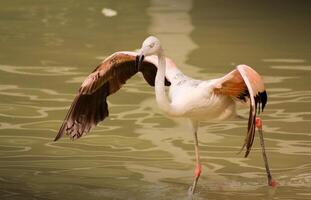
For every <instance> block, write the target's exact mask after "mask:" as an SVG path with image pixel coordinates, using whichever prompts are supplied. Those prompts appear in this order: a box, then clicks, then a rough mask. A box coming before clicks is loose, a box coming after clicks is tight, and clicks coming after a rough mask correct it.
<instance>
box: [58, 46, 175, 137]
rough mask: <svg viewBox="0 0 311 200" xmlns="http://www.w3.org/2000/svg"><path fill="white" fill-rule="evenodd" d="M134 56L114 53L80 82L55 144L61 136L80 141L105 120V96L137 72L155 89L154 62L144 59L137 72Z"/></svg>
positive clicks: (127, 53)
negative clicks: (79, 139)
mask: <svg viewBox="0 0 311 200" xmlns="http://www.w3.org/2000/svg"><path fill="white" fill-rule="evenodd" d="M136 55H137V53H135V52H116V53H114V54H112V55H111V56H109V57H108V58H106V59H105V60H104V61H103V62H102V63H101V64H100V65H98V67H97V68H96V69H95V70H94V71H93V72H92V73H91V74H90V75H89V76H88V77H87V78H86V79H85V80H84V82H83V83H82V85H81V87H80V89H79V92H78V94H77V95H76V97H75V98H74V101H73V102H72V104H71V106H70V108H69V111H68V113H67V115H66V117H65V119H64V121H63V124H62V126H61V127H60V129H59V132H58V134H57V136H56V137H55V139H54V141H56V140H58V139H60V138H61V137H62V136H63V135H64V133H67V135H69V136H70V137H71V139H77V138H80V137H81V136H82V135H83V134H84V133H88V132H89V131H90V129H91V128H93V127H95V126H96V125H97V124H98V123H99V122H100V121H102V120H104V119H105V118H106V117H108V115H109V112H108V104H107V97H108V96H109V95H111V94H113V93H115V92H117V91H118V90H119V89H120V88H121V87H122V85H123V84H125V82H126V81H127V80H128V79H129V78H131V77H132V76H133V75H135V74H136V73H137V72H142V74H143V76H144V78H145V80H146V81H147V82H148V83H149V84H150V85H151V86H154V81H155V76H156V72H157V63H156V62H155V61H154V60H155V59H148V57H146V58H145V60H144V62H143V63H142V66H141V67H140V68H139V69H138V68H137V67H136V65H135V59H136ZM165 84H166V85H170V82H169V81H168V80H165Z"/></svg>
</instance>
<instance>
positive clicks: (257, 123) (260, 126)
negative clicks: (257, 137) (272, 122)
mask: <svg viewBox="0 0 311 200" xmlns="http://www.w3.org/2000/svg"><path fill="white" fill-rule="evenodd" d="M256 127H257V128H262V120H261V119H260V117H256Z"/></svg>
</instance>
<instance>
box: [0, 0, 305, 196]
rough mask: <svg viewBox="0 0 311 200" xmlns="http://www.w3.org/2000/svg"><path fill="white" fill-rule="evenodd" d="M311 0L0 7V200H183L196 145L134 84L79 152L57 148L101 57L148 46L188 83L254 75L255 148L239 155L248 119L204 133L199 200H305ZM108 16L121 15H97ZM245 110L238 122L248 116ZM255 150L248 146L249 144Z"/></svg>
mask: <svg viewBox="0 0 311 200" xmlns="http://www.w3.org/2000/svg"><path fill="white" fill-rule="evenodd" d="M310 7H311V6H310V3H309V1H264V2H263V1H257V2H254V1H232V2H228V1H226V2H225V1H205V0H193V1H192V0H182V1H178V0H169V1H164V0H163V1H161V0H150V1H139V0H130V1H113V0H110V1H95V0H91V1H83V0H64V1H46V0H10V1H4V0H3V1H1V2H0V47H1V48H0V137H1V139H0V199H1V200H6V199H10V200H11V199H23V200H28V199H63V200H66V199H68V200H70V199H92V200H93V199H94V200H95V199H96V200H97V199H101V200H102V199H187V198H188V197H187V190H188V187H189V185H190V184H191V182H192V175H193V167H194V160H193V138H192V134H191V133H190V131H189V129H188V127H187V125H186V123H185V121H183V120H175V119H171V118H168V117H166V116H165V115H163V114H162V113H161V112H160V111H159V110H158V108H157V106H156V103H155V100H154V92H153V88H150V87H149V86H147V84H145V83H144V80H143V79H142V78H141V77H140V76H136V77H135V78H133V79H131V80H130V81H128V84H127V85H126V86H125V87H123V88H122V90H121V91H120V92H119V93H117V94H115V95H114V96H112V97H110V98H109V105H110V113H111V115H110V118H109V119H107V120H105V121H104V122H103V123H101V124H100V126H99V127H97V128H96V129H95V130H93V131H92V132H91V133H90V134H89V135H88V136H86V137H83V138H81V139H79V140H77V141H75V142H72V141H70V140H69V139H68V138H67V137H64V138H62V140H60V141H59V142H57V143H54V142H52V140H53V138H54V136H55V135H56V133H57V131H58V128H59V126H60V124H61V122H62V119H63V118H64V116H65V114H66V112H67V109H68V106H69V105H70V103H71V101H72V99H73V97H74V95H75V93H76V91H77V89H78V87H79V85H80V83H81V81H83V79H84V78H85V76H87V75H88V73H89V72H90V71H92V70H93V68H94V67H95V66H96V65H97V64H98V63H99V62H100V60H101V59H103V58H104V57H106V56H107V55H110V54H111V53H113V52H115V51H118V50H134V49H136V48H139V47H140V45H141V42H142V41H143V40H144V38H145V37H147V36H148V35H150V34H155V35H157V36H158V37H159V38H160V39H161V41H162V43H163V46H164V48H165V51H166V54H167V55H168V56H170V57H171V58H173V59H174V60H175V61H176V63H178V65H179V66H180V68H181V69H182V71H184V72H185V73H186V74H187V75H189V76H192V77H196V78H201V79H208V78H213V77H218V76H220V75H222V74H224V73H227V72H229V71H230V70H232V69H233V68H234V66H235V65H237V64H240V63H245V64H249V65H250V66H253V67H254V68H255V69H256V70H257V71H258V72H259V73H260V74H262V75H263V77H264V80H265V82H266V87H267V90H268V93H269V102H268V105H267V108H266V111H265V112H264V113H263V115H262V117H263V119H264V132H265V136H266V146H267V151H268V156H269V159H270V165H271V170H272V173H273V175H274V177H275V179H276V180H277V181H278V182H279V187H278V188H277V189H275V190H273V189H270V188H268V187H267V186H266V177H265V170H264V168H263V162H262V158H261V151H260V148H259V147H260V145H259V143H258V140H256V141H255V144H254V149H253V151H252V153H251V154H250V156H249V158H247V159H245V158H243V155H237V154H236V152H237V151H238V150H239V148H240V146H241V144H242V142H243V139H244V135H245V129H246V123H247V122H246V120H237V121H226V122H223V123H220V124H209V123H206V122H204V123H202V124H201V128H200V129H199V138H200V144H201V154H202V162H203V174H202V177H201V180H200V182H199V187H198V189H199V193H198V194H196V196H195V197H196V198H197V199H207V198H208V199H230V200H232V199H250V198H252V199H254V200H255V199H256V200H257V199H281V200H285V199H310V198H311V158H310V155H311V141H310V139H311V137H310V136H311V131H310V122H311V108H310V102H311V90H310V89H311V88H310V84H311V79H310V78H311V76H310V75H311V61H310V60H311V28H310V27H311V26H310V19H311V12H310ZM103 8H111V9H113V10H116V11H117V15H116V16H113V17H106V16H105V15H104V14H102V9H103ZM247 112H248V109H247V107H243V106H242V107H241V110H240V112H239V113H240V114H242V115H244V116H247ZM256 139H257V138H256Z"/></svg>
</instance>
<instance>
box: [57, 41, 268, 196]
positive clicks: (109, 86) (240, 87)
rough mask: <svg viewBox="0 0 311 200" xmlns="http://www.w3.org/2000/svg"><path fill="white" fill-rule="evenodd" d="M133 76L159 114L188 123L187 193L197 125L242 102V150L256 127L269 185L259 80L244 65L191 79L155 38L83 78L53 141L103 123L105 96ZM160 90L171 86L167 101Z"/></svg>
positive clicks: (263, 101) (229, 111)
mask: <svg viewBox="0 0 311 200" xmlns="http://www.w3.org/2000/svg"><path fill="white" fill-rule="evenodd" d="M137 72H142V74H143V76H144V78H145V80H146V81H147V82H148V83H149V84H150V85H151V86H155V96H156V101H157V103H158V105H159V107H160V109H161V110H163V111H164V112H165V113H167V114H168V115H171V116H174V117H184V118H188V119H189V121H190V122H191V123H190V124H191V128H192V132H193V135H194V140H195V142H194V146H195V160H196V167H195V173H194V180H193V184H192V186H191V187H190V192H191V193H192V194H193V193H194V192H195V189H196V185H197V182H198V179H199V177H200V174H201V163H200V156H199V143H198V135H197V133H198V125H199V121H201V120H223V119H226V118H229V117H231V116H234V115H236V102H237V101H242V102H246V101H247V100H248V99H250V101H249V102H250V112H249V119H248V128H247V134H246V138H245V141H244V144H243V146H242V149H241V150H243V149H244V147H246V152H245V157H247V156H248V154H249V152H250V150H251V147H252V144H253V141H254V135H255V127H256V126H257V127H258V128H259V130H260V136H261V137H260V138H261V146H262V151H263V156H264V162H265V167H266V172H267V176H268V184H269V185H273V184H274V180H272V176H271V174H270V170H269V165H268V160H267V158H266V154H265V151H264V150H265V149H264V143H263V137H262V132H261V123H262V122H261V119H260V118H256V113H257V112H258V113H259V112H260V110H261V111H263V109H264V107H265V105H266V102H267V93H266V91H265V87H264V83H263V81H262V79H261V77H260V75H259V74H258V73H257V72H256V71H255V70H253V69H252V68H250V67H249V66H247V65H238V66H237V67H236V69H234V70H233V71H231V72H230V73H228V74H227V75H225V76H223V77H221V78H218V79H212V80H207V81H204V80H196V79H192V78H190V77H188V76H186V75H184V74H183V73H182V72H181V71H180V70H179V69H178V68H177V66H176V65H175V63H174V62H173V61H172V60H170V59H169V58H166V57H165V56H164V51H163V49H162V47H161V44H160V41H159V40H158V39H157V38H156V37H154V36H150V37H148V38H147V39H146V40H145V41H144V42H143V44H142V48H141V49H140V50H139V53H136V52H126V51H123V52H116V53H114V54H112V55H111V56H109V57H108V58H106V59H105V60H104V61H103V62H102V63H101V64H100V65H99V66H98V67H97V68H96V69H95V70H94V71H93V72H92V73H91V74H90V75H89V76H88V77H87V78H86V79H85V81H84V82H83V83H82V85H81V87H80V89H79V92H78V94H77V96H76V97H75V99H74V101H73V103H72V104H71V107H70V109H69V111H68V113H67V116H66V117H65V119H64V122H63V124H62V126H61V127H60V130H59V132H58V134H57V136H56V137H55V139H54V141H56V140H58V139H59V138H60V137H61V136H62V135H63V134H64V133H65V132H66V133H67V135H69V136H70V137H71V138H72V139H77V138H80V137H81V136H82V135H83V134H84V133H87V132H89V131H90V129H91V128H92V127H94V126H96V125H97V123H98V122H100V121H102V120H104V119H105V118H106V117H107V116H108V105H107V102H106V100H107V97H108V96H109V95H111V94H113V93H115V92H116V91H118V90H119V89H120V88H121V87H122V85H123V84H125V82H126V80H128V79H129V78H130V77H132V76H133V75H135V74H136V73H137ZM165 86H170V88H169V96H170V98H168V97H167V95H166V92H165ZM260 106H261V107H260Z"/></svg>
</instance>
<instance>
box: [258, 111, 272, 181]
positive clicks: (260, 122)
mask: <svg viewBox="0 0 311 200" xmlns="http://www.w3.org/2000/svg"><path fill="white" fill-rule="evenodd" d="M256 127H257V129H258V131H259V138H260V145H261V150H262V157H263V160H264V162H265V167H266V172H267V177H268V185H269V186H272V187H276V186H277V182H276V181H275V180H274V179H273V178H272V175H271V172H270V168H269V163H268V158H267V155H266V150H265V143H264V138H263V133H262V120H261V119H260V118H259V117H257V118H256Z"/></svg>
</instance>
